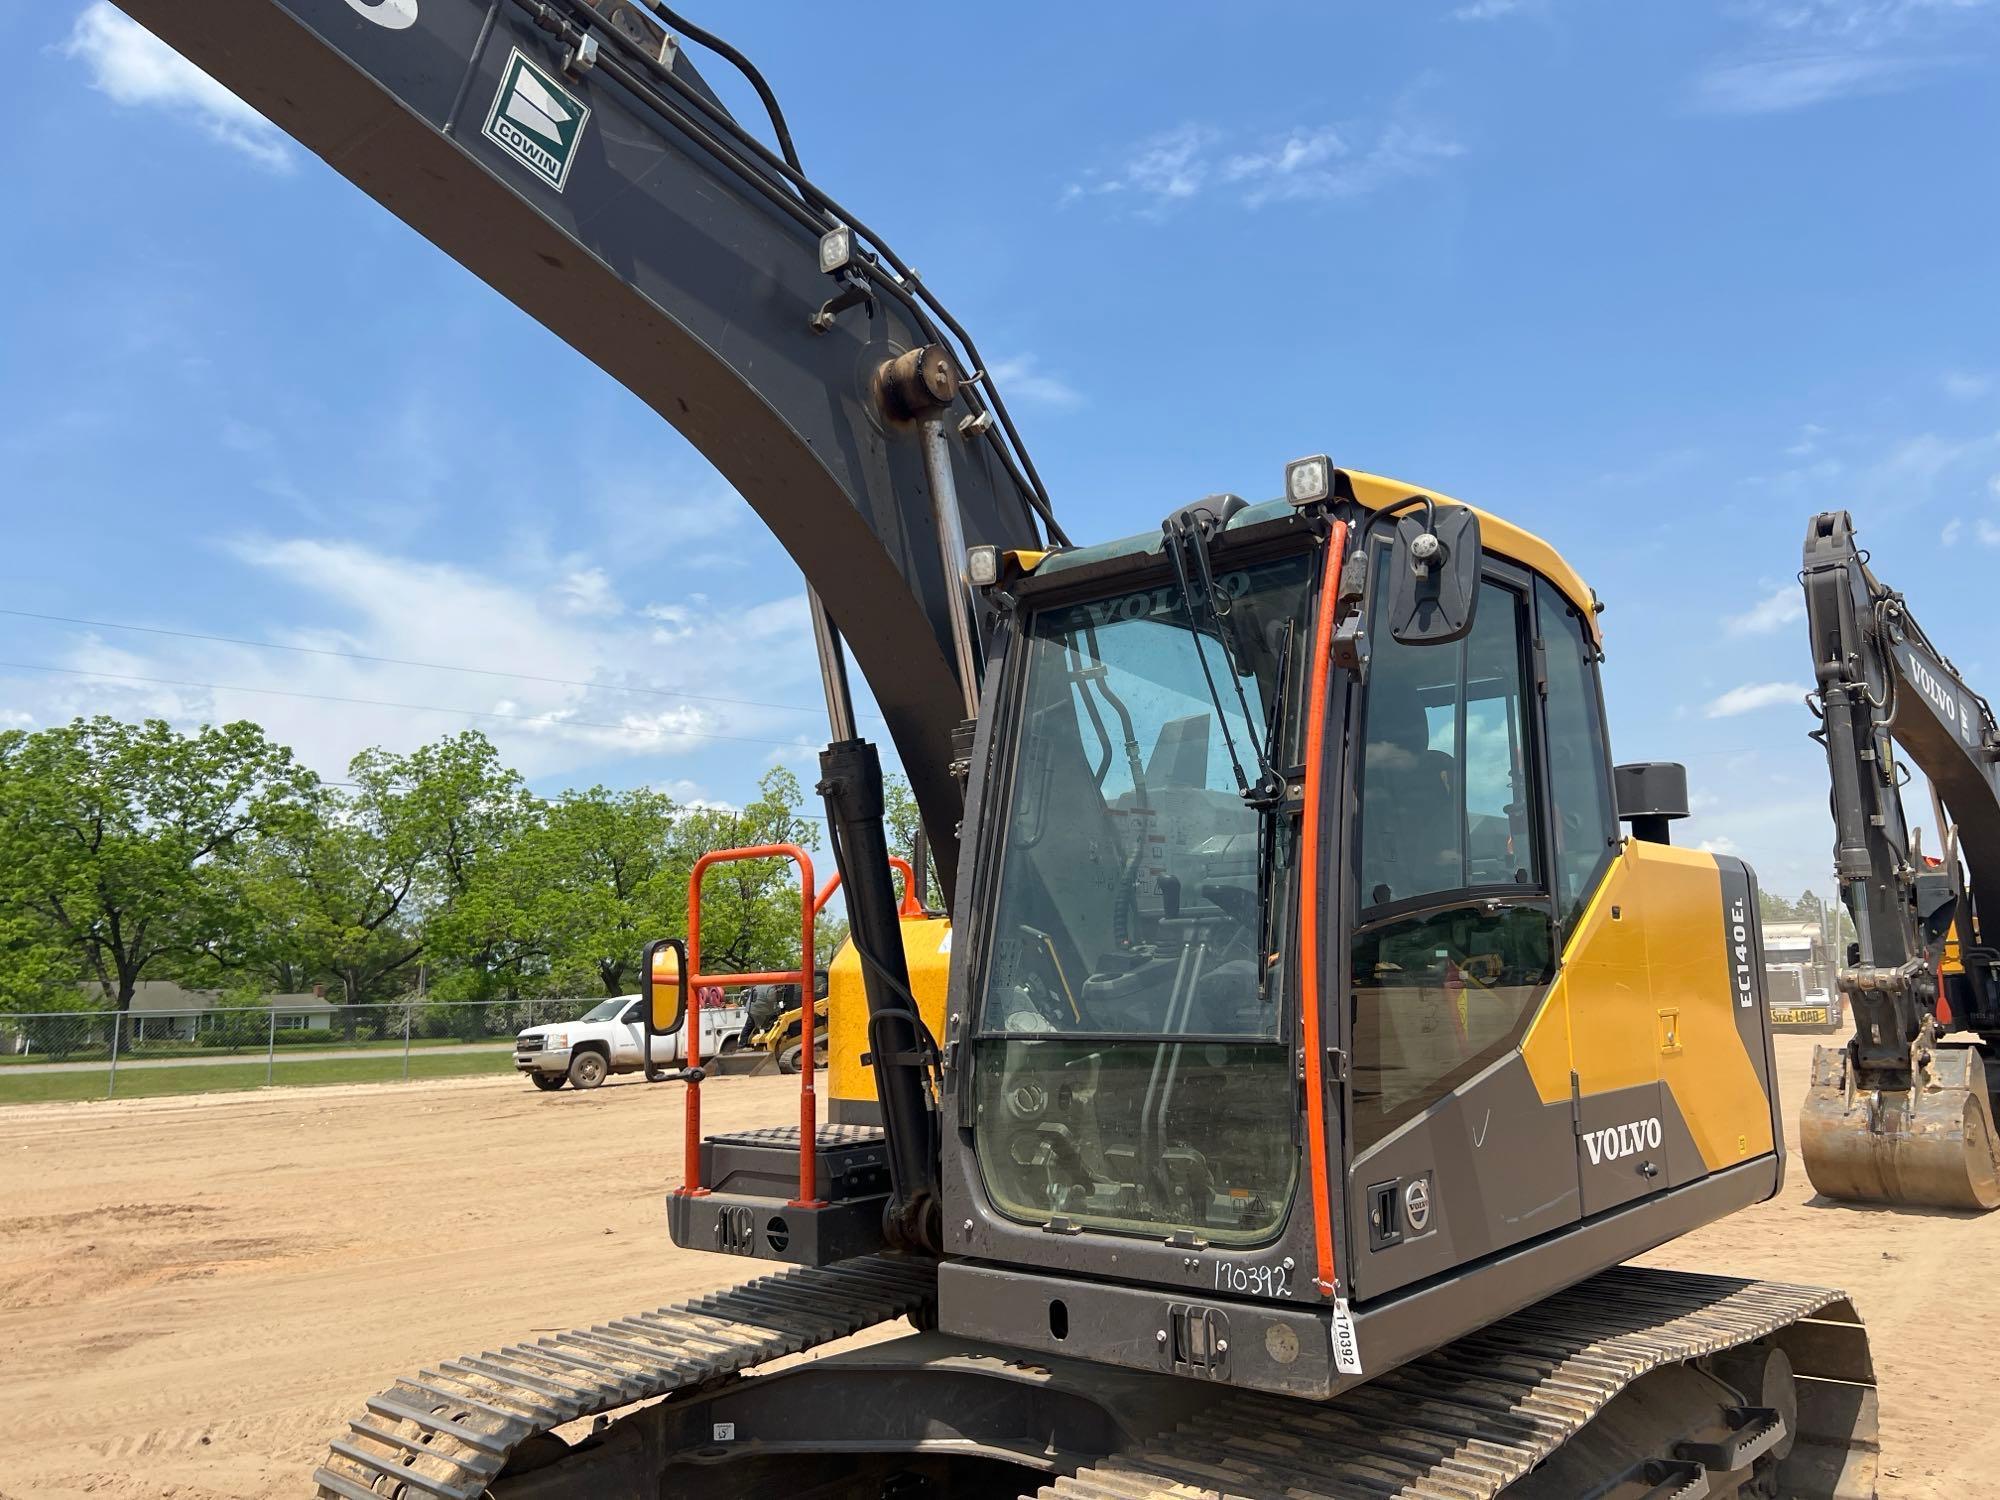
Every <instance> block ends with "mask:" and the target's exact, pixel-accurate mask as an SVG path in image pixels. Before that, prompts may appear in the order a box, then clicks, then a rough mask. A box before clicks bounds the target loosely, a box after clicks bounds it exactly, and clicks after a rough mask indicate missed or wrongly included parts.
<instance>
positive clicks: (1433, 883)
mask: <svg viewBox="0 0 2000 1500" xmlns="http://www.w3.org/2000/svg"><path fill="white" fill-rule="evenodd" d="M1366 724H1367V744H1366V748H1365V750H1364V751H1363V755H1362V762H1361V904H1362V905H1363V906H1379V905H1382V904H1383V903H1384V902H1388V901H1401V900H1405V899H1407V898H1408V897H1411V896H1421V895H1424V894H1425V893H1427V892H1430V891H1440V890H1450V889H1452V888H1453V887H1455V886H1459V885H1462V884H1463V883H1464V880H1465V876H1464V860H1463V857H1462V853H1461V850H1460V848H1459V823H1458V795H1457V794H1458V762H1457V761H1456V760H1455V759H1454V758H1453V757H1452V756H1450V755H1448V754H1446V753H1445V752H1444V751H1442V750H1433V749H1432V748H1431V743H1430V720H1429V719H1428V717H1427V716H1426V715H1425V713H1424V707H1423V704H1421V703H1420V702H1418V701H1417V698H1416V695H1415V694H1414V693H1411V692H1408V691H1406V690H1403V689H1402V688H1401V685H1400V684H1397V683H1393V682H1382V683H1380V684H1379V686H1378V687H1377V688H1376V689H1375V690H1374V691H1373V692H1371V693H1370V694H1369V698H1368V708H1367V719H1366Z"/></svg>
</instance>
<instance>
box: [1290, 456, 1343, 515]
mask: <svg viewBox="0 0 2000 1500" xmlns="http://www.w3.org/2000/svg"><path fill="white" fill-rule="evenodd" d="M1285 498H1286V499H1287V500H1289V501H1291V502H1292V504H1294V505H1316V504H1318V503H1320V502H1321V501H1325V500H1331V499H1332V498H1333V460H1332V459H1331V458H1328V457H1327V456H1326V455H1325V454H1324V453H1315V454H1312V455H1311V456H1309V457H1306V458H1295V459H1293V460H1292V461H1291V462H1290V463H1288V464H1286V465H1285Z"/></svg>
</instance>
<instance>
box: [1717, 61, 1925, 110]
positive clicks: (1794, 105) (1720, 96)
mask: <svg viewBox="0 0 2000 1500" xmlns="http://www.w3.org/2000/svg"><path fill="white" fill-rule="evenodd" d="M1925 66H1927V64H1925V63H1923V62H1920V61H1919V60H1917V59H1914V58H1899V57H1854V56H1841V55H1838V54H1834V55H1808V56H1799V57H1762V58H1752V59H1748V60H1745V61H1742V62H1731V63H1718V64H1715V65H1713V66H1711V67H1710V68H1708V69H1707V71H1705V72H1704V73H1702V75H1701V76H1700V77H1699V78H1697V79H1696V80H1695V84H1694V103H1695V107H1696V108H1697V109H1699V110H1701V111H1703V112H1705V113H1709V114H1718V115H1768V114H1781V113H1783V112H1785V111H1787V110H1794V109H1805V108H1808V107H1809V106H1811V105H1814V104H1824V103H1826V102H1827V101H1828V100H1829V99H1840V98H1844V97H1848V96H1851V95H1856V94H1886V93H1891V92H1893V91H1895V90H1896V89H1899V88H1902V87H1904V85H1906V84H1907V83H1908V82H1909V81H1910V80H1911V78H1912V77H1913V76H1914V75H1915V74H1916V73H1917V72H1919V71H1920V70H1921V69H1922V68H1923V67H1925Z"/></svg>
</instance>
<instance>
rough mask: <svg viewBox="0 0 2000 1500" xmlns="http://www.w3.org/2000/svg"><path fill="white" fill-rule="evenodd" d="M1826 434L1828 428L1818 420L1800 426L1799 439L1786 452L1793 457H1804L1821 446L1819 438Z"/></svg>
mask: <svg viewBox="0 0 2000 1500" xmlns="http://www.w3.org/2000/svg"><path fill="white" fill-rule="evenodd" d="M1825 435H1826V429H1825V428H1824V427H1822V426H1820V425H1819V424H1818V423H1817V422H1807V423H1806V424H1805V425H1804V426H1802V427H1801V428H1799V440H1798V441H1797V442H1796V443H1794V444H1792V446H1791V447H1789V448H1787V449H1786V450H1785V452H1786V453H1787V454H1788V455H1790V456H1791V457H1793V458H1804V457H1806V456H1807V455H1808V454H1810V453H1813V452H1815V451H1816V450H1817V449H1818V448H1819V440H1820V439H1821V438H1822V437H1824V436H1825Z"/></svg>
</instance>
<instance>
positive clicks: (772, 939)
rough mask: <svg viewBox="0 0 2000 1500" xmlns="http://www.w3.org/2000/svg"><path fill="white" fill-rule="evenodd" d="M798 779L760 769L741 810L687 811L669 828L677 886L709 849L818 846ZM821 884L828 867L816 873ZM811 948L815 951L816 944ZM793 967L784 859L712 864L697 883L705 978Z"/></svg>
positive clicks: (793, 893)
mask: <svg viewBox="0 0 2000 1500" xmlns="http://www.w3.org/2000/svg"><path fill="white" fill-rule="evenodd" d="M804 803H805V793H804V790H803V789H802V788H801V787H800V785H799V779H798V777H797V776H795V775H793V774H792V773H791V772H790V771H788V770H786V769H785V768H784V767H782V766H774V767H772V768H771V769H770V770H768V771H766V772H765V773H764V775H763V777H762V778H761V779H760V780H759V781H758V783H757V796H756V797H755V798H754V799H753V800H752V801H751V802H749V803H748V804H747V805H746V806H744V807H742V808H740V809H731V808H697V809H692V810H690V811H689V812H687V813H686V814H684V815H683V816H682V817H681V818H679V819H677V820H676V822H675V824H674V844H675V859H676V860H677V861H680V862H681V863H680V868H681V871H682V884H683V886H685V883H686V874H687V872H689V871H691V870H692V869H693V868H694V861H695V859H696V858H697V857H698V856H699V855H701V854H703V853H705V852H707V851H709V850H715V849H741V848H747V847H751V846H755V845H759V844H796V845H798V846H799V847H800V848H802V849H806V850H808V851H812V850H817V849H818V848H819V824H818V823H816V822H814V821H813V820H812V819H810V818H808V817H806V816H805V814H804V812H803V810H802V809H803V807H804ZM814 878H815V880H816V881H817V883H818V884H819V885H822V886H824V885H825V884H826V882H827V881H829V880H831V879H832V878H833V870H832V868H831V866H830V864H829V867H828V868H826V869H816V870H815V871H814ZM814 946H815V947H817V946H819V945H818V944H817V943H816V944H815V945H814ZM798 962H799V875H798V871H797V869H796V868H794V867H793V866H792V864H791V863H790V862H789V861H785V860H780V859H759V860H737V861H734V862H732V863H730V864H726V865H721V866H717V867H713V868H711V869H710V870H709V872H708V875H707V878H706V879H705V880H704V881H703V883H702V898H701V967H702V970H703V972H705V973H710V974H731V973H734V974H745V973H762V972H768V971H770V970H774V969H791V968H795V967H797V965H798Z"/></svg>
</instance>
